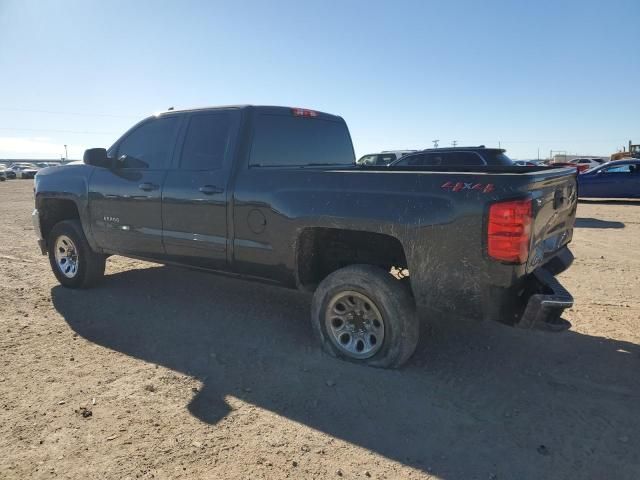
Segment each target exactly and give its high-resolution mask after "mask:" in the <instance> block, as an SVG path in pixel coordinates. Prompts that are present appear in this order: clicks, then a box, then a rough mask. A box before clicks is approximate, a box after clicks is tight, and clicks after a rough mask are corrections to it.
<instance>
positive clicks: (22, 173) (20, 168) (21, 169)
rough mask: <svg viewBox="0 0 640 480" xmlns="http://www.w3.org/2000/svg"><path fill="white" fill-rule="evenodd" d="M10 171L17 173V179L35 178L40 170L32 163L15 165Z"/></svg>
mask: <svg viewBox="0 0 640 480" xmlns="http://www.w3.org/2000/svg"><path fill="white" fill-rule="evenodd" d="M9 170H11V171H12V172H14V173H15V175H16V178H23V179H24V178H34V177H35V176H36V173H38V170H40V169H39V168H38V167H37V166H35V165H32V164H30V163H14V164H13V165H11V166H10V167H9Z"/></svg>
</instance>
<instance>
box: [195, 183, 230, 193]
mask: <svg viewBox="0 0 640 480" xmlns="http://www.w3.org/2000/svg"><path fill="white" fill-rule="evenodd" d="M198 190H200V191H201V192H202V193H204V194H205V195H213V194H214V193H222V192H224V188H220V187H216V186H214V185H203V186H202V187H200V188H199V189H198Z"/></svg>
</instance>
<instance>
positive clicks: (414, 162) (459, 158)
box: [390, 145, 513, 167]
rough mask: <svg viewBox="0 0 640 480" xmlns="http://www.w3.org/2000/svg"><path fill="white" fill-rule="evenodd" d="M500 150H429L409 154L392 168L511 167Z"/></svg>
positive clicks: (464, 148)
mask: <svg viewBox="0 0 640 480" xmlns="http://www.w3.org/2000/svg"><path fill="white" fill-rule="evenodd" d="M504 152H505V150H503V149H501V148H486V147H485V146H484V145H480V146H478V147H451V148H429V149H426V150H421V151H419V152H415V153H410V154H408V155H405V156H404V157H402V158H400V159H399V160H396V161H395V162H393V163H392V164H391V165H390V166H392V167H426V166H430V167H436V166H444V167H448V166H481V165H487V166H502V167H507V166H508V167H510V166H513V161H512V160H511V159H510V158H509V157H507V156H506V155H505V154H504Z"/></svg>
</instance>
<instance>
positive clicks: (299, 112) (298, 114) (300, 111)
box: [291, 108, 318, 117]
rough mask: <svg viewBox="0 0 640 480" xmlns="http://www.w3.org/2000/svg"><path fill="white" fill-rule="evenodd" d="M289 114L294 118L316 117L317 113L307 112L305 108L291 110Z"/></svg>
mask: <svg viewBox="0 0 640 480" xmlns="http://www.w3.org/2000/svg"><path fill="white" fill-rule="evenodd" d="M291 113H292V114H293V116H294V117H317V116H318V112H316V111H315V110H308V109H306V108H292V109H291Z"/></svg>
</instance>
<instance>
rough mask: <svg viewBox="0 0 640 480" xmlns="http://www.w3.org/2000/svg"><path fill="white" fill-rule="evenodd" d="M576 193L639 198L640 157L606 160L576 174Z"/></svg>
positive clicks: (594, 196)
mask: <svg viewBox="0 0 640 480" xmlns="http://www.w3.org/2000/svg"><path fill="white" fill-rule="evenodd" d="M578 195H579V196H580V197H587V198H588V197H592V198H640V159H638V160H631V159H629V160H616V161H613V162H607V163H605V164H603V165H599V166H597V167H595V168H592V169H591V170H589V171H587V172H585V173H583V174H582V175H578Z"/></svg>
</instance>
